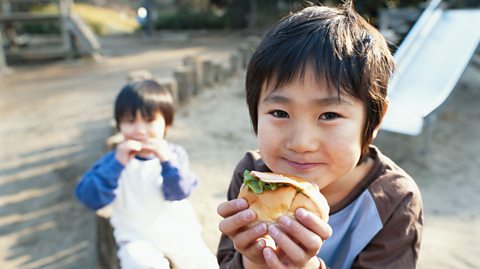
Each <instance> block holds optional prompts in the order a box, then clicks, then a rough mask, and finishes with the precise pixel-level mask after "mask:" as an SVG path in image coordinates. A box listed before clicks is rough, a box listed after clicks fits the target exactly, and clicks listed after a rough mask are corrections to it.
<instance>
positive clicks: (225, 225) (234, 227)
mask: <svg viewBox="0 0 480 269" xmlns="http://www.w3.org/2000/svg"><path fill="white" fill-rule="evenodd" d="M217 212H218V214H219V215H220V216H222V217H223V218H224V219H223V220H222V221H220V224H219V229H220V231H221V232H222V233H223V234H225V235H227V236H228V237H230V239H231V240H232V241H233V244H234V246H235V249H236V250H237V251H238V252H240V253H241V254H242V255H243V257H244V258H247V259H248V260H249V261H250V262H253V263H256V264H265V260H264V258H263V254H262V249H263V248H265V245H266V242H265V241H264V240H261V239H260V240H257V239H258V238H260V237H262V236H264V235H265V234H266V233H267V225H266V224H265V223H260V224H258V225H256V226H254V227H252V228H250V229H249V228H247V225H248V224H250V223H251V222H253V221H255V219H256V215H255V212H253V210H251V209H249V208H248V203H247V201H246V200H244V199H234V200H230V201H227V202H223V203H221V204H220V205H218V207H217Z"/></svg>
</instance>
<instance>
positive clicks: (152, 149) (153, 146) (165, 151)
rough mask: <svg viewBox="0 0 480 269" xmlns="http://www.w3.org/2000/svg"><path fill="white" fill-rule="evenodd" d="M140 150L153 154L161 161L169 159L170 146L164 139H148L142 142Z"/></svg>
mask: <svg viewBox="0 0 480 269" xmlns="http://www.w3.org/2000/svg"><path fill="white" fill-rule="evenodd" d="M142 151H144V152H147V153H151V154H153V155H155V157H157V158H158V159H159V160H160V161H161V162H165V161H168V160H170V154H171V151H170V148H169V147H168V143H167V141H166V140H165V139H149V140H147V141H145V142H143V143H142Z"/></svg>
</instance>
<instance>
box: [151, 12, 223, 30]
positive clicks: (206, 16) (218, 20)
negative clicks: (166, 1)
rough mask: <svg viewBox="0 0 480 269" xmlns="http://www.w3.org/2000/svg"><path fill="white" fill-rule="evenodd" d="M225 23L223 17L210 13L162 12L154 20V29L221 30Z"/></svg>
mask: <svg viewBox="0 0 480 269" xmlns="http://www.w3.org/2000/svg"><path fill="white" fill-rule="evenodd" d="M227 21H228V20H227V17H226V16H225V15H217V14H215V13H213V12H211V11H192V10H183V11H177V12H162V13H160V14H159V15H158V16H157V18H156V20H155V29H172V30H183V29H223V28H225V27H226V25H227Z"/></svg>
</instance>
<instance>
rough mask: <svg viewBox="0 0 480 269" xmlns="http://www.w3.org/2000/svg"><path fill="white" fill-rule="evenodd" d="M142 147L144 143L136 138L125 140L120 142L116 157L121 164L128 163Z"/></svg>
mask: <svg viewBox="0 0 480 269" xmlns="http://www.w3.org/2000/svg"><path fill="white" fill-rule="evenodd" d="M141 149H142V143H140V142H138V141H135V140H125V141H123V142H122V143H120V144H118V146H117V150H116V152H115V158H116V159H117V161H119V162H120V163H121V164H123V165H126V164H127V163H128V162H129V161H130V159H132V158H133V156H135V154H137V152H139V151H140V150H141Z"/></svg>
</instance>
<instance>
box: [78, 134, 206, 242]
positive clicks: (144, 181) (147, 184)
mask: <svg viewBox="0 0 480 269" xmlns="http://www.w3.org/2000/svg"><path fill="white" fill-rule="evenodd" d="M169 148H170V149H171V151H172V155H171V159H170V160H169V161H166V162H160V160H159V159H158V158H151V159H145V158H140V157H135V158H133V159H131V160H130V161H129V162H128V163H127V164H126V165H125V166H124V165H122V164H121V163H120V162H118V161H117V160H116V159H115V151H111V152H108V153H107V154H105V155H104V156H103V157H102V158H100V159H99V160H98V161H97V162H96V163H95V164H94V165H93V166H92V168H91V169H90V170H88V171H87V172H86V173H85V174H84V175H83V177H82V178H81V180H80V181H79V182H78V184H77V187H76V190H75V192H76V195H77V198H78V199H79V200H80V201H81V202H82V203H83V204H84V205H86V206H87V207H89V208H91V209H93V210H97V209H100V208H102V207H104V206H106V205H109V204H111V205H112V207H113V211H112V216H111V223H112V226H113V227H114V235H115V239H116V240H117V242H121V241H131V240H138V239H153V240H154V241H155V240H156V241H158V244H160V245H165V244H166V245H168V240H173V238H177V240H178V236H182V235H181V234H180V233H182V229H181V228H182V226H185V229H188V230H190V231H191V230H192V228H193V230H199V229H200V228H199V225H198V222H197V221H196V218H195V214H194V212H193V208H192V206H191V205H190V203H189V202H188V201H187V200H185V198H187V197H188V196H189V195H190V193H191V192H192V190H193V189H194V188H195V186H196V185H197V182H198V178H197V177H196V175H194V174H193V173H192V172H191V171H190V169H189V163H188V155H187V153H186V152H185V150H184V149H183V148H182V147H181V146H179V145H175V144H173V143H169ZM175 231H179V232H178V233H176V232H175Z"/></svg>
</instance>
